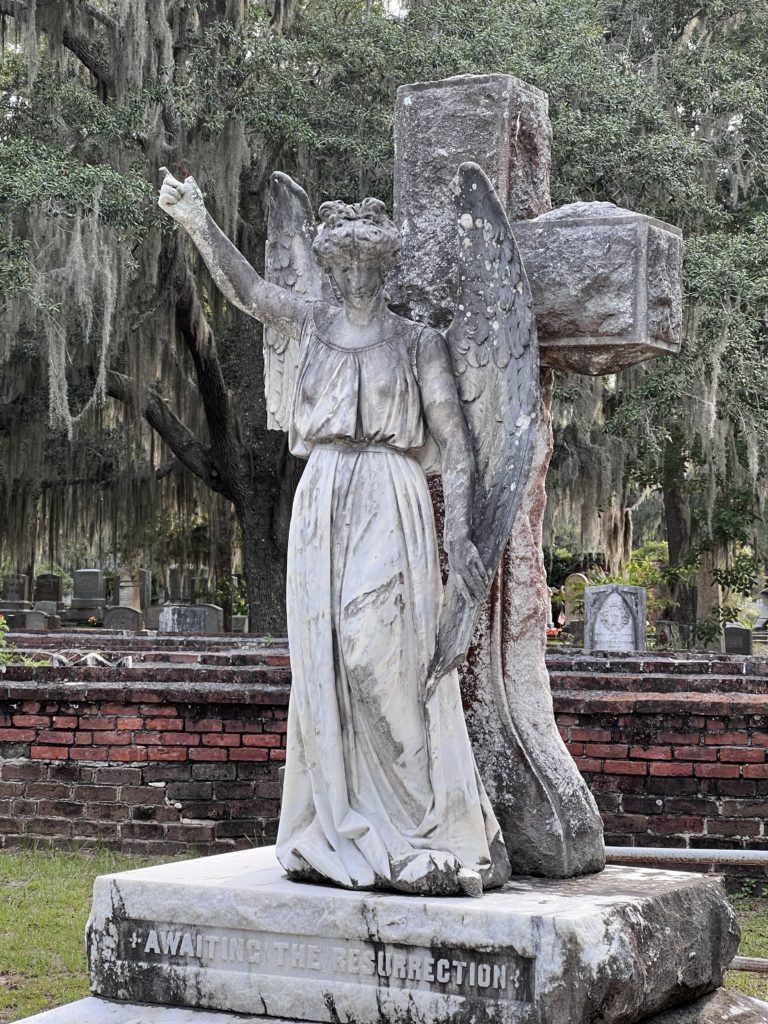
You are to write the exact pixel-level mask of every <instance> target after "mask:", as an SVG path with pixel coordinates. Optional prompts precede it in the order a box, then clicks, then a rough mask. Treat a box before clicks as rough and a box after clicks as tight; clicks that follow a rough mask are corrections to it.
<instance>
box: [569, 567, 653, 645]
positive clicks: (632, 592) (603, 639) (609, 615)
mask: <svg viewBox="0 0 768 1024" xmlns="http://www.w3.org/2000/svg"><path fill="white" fill-rule="evenodd" d="M645 604H646V594H645V587H628V586H624V585H623V584H621V583H606V584H605V585H603V586H600V587H587V588H586V590H585V591H584V650H585V651H616V652H636V651H644V650H645Z"/></svg>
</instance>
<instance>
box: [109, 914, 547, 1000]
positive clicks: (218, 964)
mask: <svg viewBox="0 0 768 1024" xmlns="http://www.w3.org/2000/svg"><path fill="white" fill-rule="evenodd" d="M118 956H119V958H120V959H121V960H126V961H129V962H132V963H136V964H139V963H140V964H147V965H152V964H168V965H173V966H180V967H201V968H210V969H213V970H216V969H219V970H228V971H232V970H242V971H248V972H250V973H253V974H263V975H264V976H265V977H266V976H275V975H277V976H285V977H303V978H307V979H313V978H315V979H317V980H320V981H322V980H325V979H329V980H330V979H336V980H341V979H342V976H343V980H344V981H346V982H353V983H354V982H357V983H359V984H367V985H371V984H372V985H382V986H386V987H389V988H394V987H397V988H407V989H413V988H417V989H423V990H428V991H434V992H438V993H440V994H442V995H459V996H471V997H473V998H477V997H480V998H488V999H497V1000H498V999H502V1000H510V1001H514V1002H523V1003H530V1002H532V1001H533V997H534V964H535V960H534V959H533V958H532V957H524V956H521V955H520V954H519V953H518V952H517V951H516V950H515V949H512V948H507V949H504V950H494V951H488V952H479V951H477V950H468V949H460V948H445V947H441V948H438V949H428V948H427V947H423V946H403V945H396V944H392V943H379V942H375V943H374V942H358V941H356V940H352V939H329V938H324V937H321V936H308V935H281V934H278V933H270V932H246V931H241V930H235V929H220V928H215V929H214V928H196V927H192V926H189V925H174V924H164V923H161V922H150V921H136V920H123V921H121V922H120V935H119V946H118Z"/></svg>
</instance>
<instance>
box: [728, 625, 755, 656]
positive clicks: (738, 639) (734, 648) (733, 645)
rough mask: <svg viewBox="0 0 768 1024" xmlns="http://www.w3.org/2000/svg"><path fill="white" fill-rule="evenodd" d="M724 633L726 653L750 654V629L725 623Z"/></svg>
mask: <svg viewBox="0 0 768 1024" xmlns="http://www.w3.org/2000/svg"><path fill="white" fill-rule="evenodd" d="M723 632H724V634H725V653H726V654H751V653H752V630H751V629H747V628H746V627H745V626H738V625H730V624H729V625H727V626H726V627H725V629H724V630H723Z"/></svg>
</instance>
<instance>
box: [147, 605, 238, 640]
mask: <svg viewBox="0 0 768 1024" xmlns="http://www.w3.org/2000/svg"><path fill="white" fill-rule="evenodd" d="M158 628H159V630H160V632H161V633H223V632H224V611H223V609H221V608H219V607H218V605H215V604H193V605H186V604H176V605H173V604H167V605H164V606H163V608H162V609H161V611H160V623H159V626H158Z"/></svg>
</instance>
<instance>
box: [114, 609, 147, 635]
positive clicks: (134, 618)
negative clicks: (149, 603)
mask: <svg viewBox="0 0 768 1024" xmlns="http://www.w3.org/2000/svg"><path fill="white" fill-rule="evenodd" d="M104 628H105V629H128V630H131V631H133V632H135V631H137V630H140V629H144V616H143V615H142V613H141V612H140V611H139V609H138V608H132V607H131V606H130V605H115V606H114V607H112V608H107V610H106V611H105V612H104Z"/></svg>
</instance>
